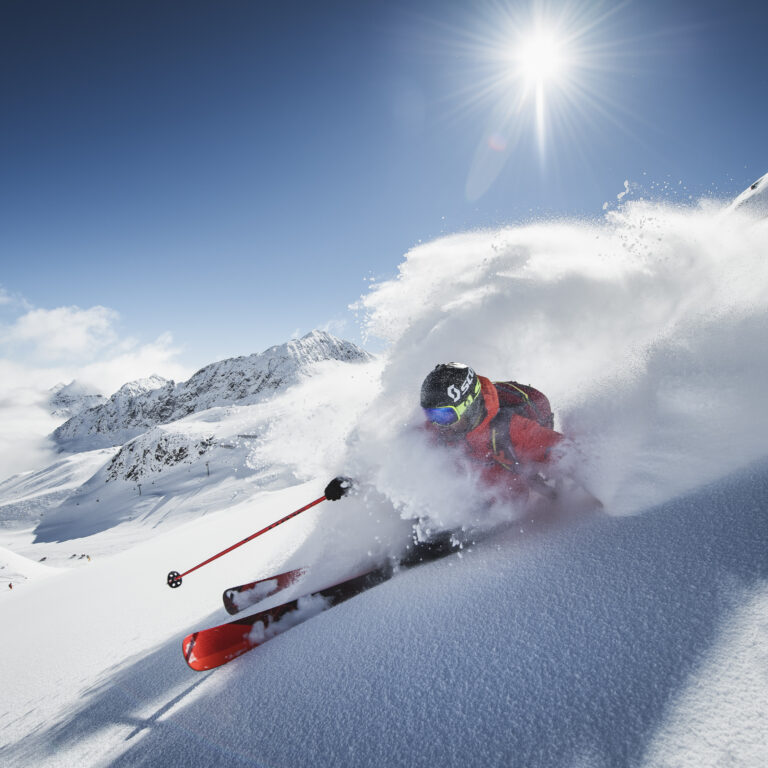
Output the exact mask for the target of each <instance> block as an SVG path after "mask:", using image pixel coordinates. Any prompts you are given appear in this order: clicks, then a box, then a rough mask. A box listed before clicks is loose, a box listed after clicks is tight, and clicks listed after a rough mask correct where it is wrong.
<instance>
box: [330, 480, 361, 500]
mask: <svg viewBox="0 0 768 768" xmlns="http://www.w3.org/2000/svg"><path fill="white" fill-rule="evenodd" d="M353 485H354V482H353V481H352V480H351V479H350V478H348V477H342V476H341V475H339V477H334V478H333V480H331V482H330V483H328V485H327V486H326V488H325V498H326V499H328V501H338V500H339V499H340V498H341V497H342V496H346V495H347V493H348V492H349V490H350V488H352V486H353Z"/></svg>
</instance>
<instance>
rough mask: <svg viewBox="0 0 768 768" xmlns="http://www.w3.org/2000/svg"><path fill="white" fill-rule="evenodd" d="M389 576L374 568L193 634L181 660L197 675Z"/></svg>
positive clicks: (184, 645)
mask: <svg viewBox="0 0 768 768" xmlns="http://www.w3.org/2000/svg"><path fill="white" fill-rule="evenodd" d="M391 576H392V568H391V567H390V566H384V567H382V568H376V569H374V570H371V571H368V572H367V573H364V574H362V575H360V576H355V577H354V578H352V579H347V580H346V581H342V582H340V583H339V584H334V585H333V586H331V587H327V588H325V589H321V590H319V591H318V592H313V593H311V594H309V595H306V596H304V597H300V598H298V599H296V600H291V601H289V602H287V603H283V604H282V605H278V606H275V607H274V608H269V609H268V610H266V611H260V612H259V613H255V614H253V615H252V616H246V617H244V618H242V619H235V620H234V621H230V622H228V623H226V624H221V625H219V626H218V627H211V628H210V629H203V630H200V631H199V632H193V633H192V634H191V635H188V636H187V637H185V638H184V640H183V642H182V645H181V648H182V652H183V654H184V659H185V660H186V662H187V664H189V666H190V667H191V668H192V669H194V670H197V671H204V670H206V669H214V668H215V667H220V666H221V665H222V664H226V663H227V662H228V661H232V659H236V658H237V657H238V656H242V655H243V654H244V653H246V652H247V651H250V650H251V649H252V648H256V647H257V646H259V645H261V644H262V643H265V642H266V641H267V640H270V639H271V638H273V637H275V636H276V635H279V634H281V633H282V632H285V631H286V630H288V629H291V627H295V626H296V625H297V624H300V623H301V622H303V621H306V620H307V619H310V618H312V617H313V616H316V615H317V614H318V613H320V612H321V611H324V610H326V609H328V608H331V607H332V606H334V605H338V604H339V603H342V602H344V601H345V600H349V598H351V597H354V596H355V595H359V594H360V593H361V592H365V590H366V589H370V588H371V587H374V586H376V585H377V584H381V583H382V582H383V581H386V580H387V579H389V578H390V577H391Z"/></svg>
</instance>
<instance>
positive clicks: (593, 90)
mask: <svg viewBox="0 0 768 768" xmlns="http://www.w3.org/2000/svg"><path fill="white" fill-rule="evenodd" d="M628 2H629V0H616V2H612V3H605V2H602V0H594V2H593V1H592V0H487V3H486V5H485V6H484V7H485V10H484V11H483V12H482V13H481V14H479V15H477V16H476V17H473V18H472V23H469V24H467V27H466V28H465V29H462V30H460V31H457V37H456V39H455V40H456V42H455V45H456V48H455V50H456V52H457V54H460V55H461V57H462V58H464V59H465V60H466V62H467V67H466V70H465V72H466V76H465V77H464V79H463V80H461V81H459V82H461V87H460V88H459V89H458V90H457V92H456V93H455V95H454V98H453V99H452V101H453V104H454V105H455V106H454V110H455V112H456V113H465V114H467V115H470V114H473V115H474V114H477V113H482V114H483V123H484V126H483V128H482V133H481V135H480V137H479V141H478V144H477V148H476V150H475V154H474V157H473V159H472V161H471V165H470V168H469V172H468V176H467V188H466V195H467V199H469V200H473V201H474V200H477V199H479V198H480V197H481V196H482V195H483V194H485V192H486V191H487V190H488V189H489V187H490V186H491V185H492V184H493V182H494V180H495V179H496V178H497V177H498V176H499V174H500V173H501V170H502V168H503V167H504V165H505V163H506V161H507V159H508V158H510V157H511V156H512V155H513V153H514V152H516V151H517V152H523V151H525V150H524V147H526V146H527V141H526V139H527V137H528V136H530V137H531V139H532V140H533V143H534V144H535V147H536V150H537V154H538V157H539V164H540V167H541V171H542V173H545V172H548V171H547V169H548V168H550V167H551V163H552V162H557V161H558V159H562V158H563V157H565V156H566V153H567V152H568V151H569V150H570V149H572V148H574V147H576V148H577V149H579V151H580V147H581V146H582V144H581V142H582V141H583V137H584V135H585V132H586V131H587V130H590V129H592V128H593V127H594V126H598V125H600V124H602V123H604V122H605V121H610V122H612V123H614V124H616V125H618V126H619V127H620V128H622V127H623V126H622V125H621V123H620V121H619V113H620V112H621V111H625V110H623V108H622V105H621V101H620V99H616V98H615V96H614V94H615V93H616V90H615V88H613V89H612V88H611V85H610V80H611V78H612V77H613V76H614V73H615V72H617V71H619V70H621V71H624V70H626V63H622V62H625V61H627V60H628V59H629V57H630V56H631V55H632V51H633V46H632V43H631V41H628V40H626V38H623V37H622V35H621V34H616V31H617V30H618V29H619V28H620V27H619V26H618V21H619V14H620V11H621V9H622V8H624V6H626V5H627V3H628ZM614 21H615V22H616V25H617V26H616V27H614ZM622 67H623V68H624V69H623V70H622ZM518 147H519V149H516V148H518ZM550 158H551V159H550Z"/></svg>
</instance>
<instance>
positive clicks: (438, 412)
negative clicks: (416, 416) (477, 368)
mask: <svg viewBox="0 0 768 768" xmlns="http://www.w3.org/2000/svg"><path fill="white" fill-rule="evenodd" d="M481 389H482V387H481V386H480V379H478V380H477V382H476V384H475V389H474V391H473V392H471V393H470V394H469V396H468V397H467V399H466V400H465V401H464V402H463V403H459V404H458V405H443V406H440V407H439V408H424V415H425V416H426V417H427V418H428V419H429V420H430V421H431V422H432V423H433V424H437V425H438V426H439V427H450V426H452V425H453V424H456V423H457V422H458V421H459V419H461V417H462V416H463V415H464V414H465V413H466V412H467V409H468V408H469V406H470V405H472V403H474V402H475V400H477V396H478V395H479V394H480V390H481Z"/></svg>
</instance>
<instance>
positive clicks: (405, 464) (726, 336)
mask: <svg viewBox="0 0 768 768" xmlns="http://www.w3.org/2000/svg"><path fill="white" fill-rule="evenodd" d="M767 226H768V224H767V223H766V222H765V221H763V222H760V221H758V220H756V219H755V218H751V217H749V216H748V215H747V214H746V213H745V214H737V213H730V214H725V213H723V211H722V210H721V209H716V208H715V207H714V206H712V205H709V206H705V205H702V206H700V207H698V208H684V209H681V208H675V207H671V206H668V205H664V204H660V203H649V202H631V203H627V204H625V205H624V206H623V207H621V208H620V209H619V210H618V211H613V212H610V213H607V214H606V215H605V217H604V218H603V219H602V220H599V221H594V222H542V223H536V224H530V225H527V226H519V227H510V228H505V229H501V230H496V231H479V232H470V233H465V234H457V235H453V236H450V237H445V238H442V239H439V240H436V241H434V242H431V243H427V244H425V245H421V246H419V247H417V248H414V249H413V250H412V251H410V252H409V253H408V254H407V255H406V259H405V261H404V262H403V264H402V265H401V266H400V269H399V275H398V277H397V278H396V279H393V280H390V281H387V282H383V283H380V284H378V285H375V286H373V288H372V291H371V293H370V294H369V295H367V296H366V297H365V298H364V299H363V300H362V305H363V307H364V309H365V310H366V312H367V332H368V333H369V334H370V335H373V336H377V337H379V338H382V339H384V340H385V341H386V342H387V343H388V345H389V348H388V353H387V357H386V366H385V369H384V371H383V375H382V389H381V393H380V395H379V396H378V398H377V399H376V400H375V401H374V402H373V404H372V405H371V407H370V408H369V410H368V412H367V414H366V415H365V416H364V417H363V420H362V421H363V426H362V427H361V429H360V431H359V433H358V434H357V439H356V440H354V441H353V444H352V445H351V448H350V456H351V457H353V461H352V462H351V463H353V464H356V466H355V467H354V469H355V471H359V472H361V473H363V474H364V473H365V472H366V471H367V472H368V473H369V474H373V475H374V476H375V477H376V478H377V486H378V488H379V490H381V491H382V492H384V493H385V494H386V495H387V496H388V497H389V498H390V499H391V500H392V501H393V502H394V503H395V504H396V505H397V506H399V507H400V508H401V511H402V512H403V514H404V516H406V515H411V516H420V515H421V514H422V513H423V511H425V510H426V511H428V512H431V513H437V514H439V515H442V516H443V517H445V516H446V515H448V516H449V517H450V516H453V517H456V516H457V515H459V516H460V512H459V510H458V508H459V507H460V506H461V507H465V506H466V499H467V498H471V497H470V496H469V495H468V494H469V493H471V492H472V490H473V489H472V488H471V487H470V486H467V485H464V484H465V483H467V482H468V481H466V480H462V479H461V477H459V476H457V475H456V473H455V472H454V471H453V463H452V462H451V461H448V460H447V459H446V457H441V458H436V457H435V456H434V455H433V453H434V452H432V451H431V449H429V448H427V447H426V445H425V444H424V442H423V437H421V436H420V435H419V430H417V429H416V427H417V426H418V425H419V424H420V423H421V421H422V417H421V413H420V410H419V407H418V406H419V403H418V399H419V389H420V384H421V381H422V380H423V378H424V376H425V375H426V374H427V373H428V372H429V371H430V370H431V369H432V367H433V366H434V365H435V364H436V363H438V362H444V361H451V360H454V361H462V362H466V363H467V364H469V365H471V366H473V367H474V368H475V369H476V370H477V371H478V372H479V373H481V374H483V375H486V376H488V377H489V378H491V379H495V380H504V379H514V380H517V381H520V382H522V383H526V384H532V385H534V386H536V387H537V388H540V389H542V390H543V391H544V392H545V393H546V394H547V395H548V396H549V397H550V400H551V402H552V405H553V408H554V410H555V414H556V427H557V428H559V429H561V430H563V431H565V432H566V433H567V434H569V435H570V436H572V437H574V438H575V439H576V440H577V441H578V443H579V445H580V447H581V450H582V451H583V452H584V454H585V456H586V458H587V461H586V466H585V468H584V473H585V479H586V481H587V483H588V484H589V485H590V487H591V488H592V489H593V490H594V491H595V492H596V493H597V494H598V495H600V496H601V497H602V498H603V500H604V501H605V502H606V504H607V506H608V508H609V509H610V510H612V511H613V512H614V513H630V512H633V511H637V510H638V509H641V508H644V507H647V506H649V505H652V504H655V503H659V502H661V501H663V500H664V499H667V498H669V497H671V496H674V495H676V494H679V493H681V492H683V491H685V490H686V489H688V488H691V487H694V486H696V485H699V484H701V483H702V482H706V481H708V480H714V479H715V478H717V477H719V476H721V475H724V474H726V473H728V472H730V471H732V470H734V469H736V468H738V467H740V466H742V465H745V464H747V463H748V462H750V461H752V460H754V459H756V458H758V457H760V456H762V455H764V454H765V452H766V451H765V437H764V433H765V428H766V426H767V425H768V406H767V405H766V403H765V398H764V397H763V392H764V387H765V384H764V382H765V381H766V377H767V376H768V356H766V354H765V339H766V337H767V334H768V290H767V289H766V288H767V286H768V229H767V228H766V227H767ZM436 496H437V497H439V498H438V499H437V501H434V499H435V497H436ZM438 508H439V509H438ZM451 510H452V511H451Z"/></svg>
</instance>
